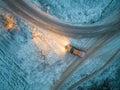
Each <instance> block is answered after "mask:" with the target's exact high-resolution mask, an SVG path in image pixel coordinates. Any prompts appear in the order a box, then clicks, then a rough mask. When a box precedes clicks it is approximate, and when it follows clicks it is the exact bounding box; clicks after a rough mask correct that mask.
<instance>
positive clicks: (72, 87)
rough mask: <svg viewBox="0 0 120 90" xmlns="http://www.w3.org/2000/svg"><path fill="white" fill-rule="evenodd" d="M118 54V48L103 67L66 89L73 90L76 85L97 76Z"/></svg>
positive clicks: (119, 50)
mask: <svg viewBox="0 0 120 90" xmlns="http://www.w3.org/2000/svg"><path fill="white" fill-rule="evenodd" d="M119 52H120V48H119V49H118V50H117V51H116V53H115V54H114V55H113V56H111V57H110V59H109V60H108V61H107V62H106V63H105V64H104V65H103V66H101V67H100V68H99V69H97V70H95V71H94V72H93V73H92V74H90V75H88V76H86V77H84V78H82V79H81V80H79V81H78V82H76V83H74V84H73V85H72V86H70V87H69V88H68V90H73V89H74V88H76V87H77V86H78V85H80V84H81V83H83V82H84V81H86V80H89V79H90V78H91V77H93V76H95V75H96V74H98V73H99V72H100V71H101V70H103V69H104V68H105V67H106V66H107V65H109V64H110V63H111V62H112V61H113V60H114V58H115V57H116V56H117V55H118V53H119Z"/></svg>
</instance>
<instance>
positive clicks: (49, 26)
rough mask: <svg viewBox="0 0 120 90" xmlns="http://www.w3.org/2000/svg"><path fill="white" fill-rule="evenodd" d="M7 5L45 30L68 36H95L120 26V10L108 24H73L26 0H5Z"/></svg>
mask: <svg viewBox="0 0 120 90" xmlns="http://www.w3.org/2000/svg"><path fill="white" fill-rule="evenodd" d="M3 1H4V2H5V3H6V4H7V6H8V7H9V8H10V9H11V10H12V11H14V12H15V13H16V14H17V15H19V16H21V17H22V18H24V19H26V20H28V21H30V22H31V23H33V24H34V25H37V26H38V27H40V28H43V29H44V30H49V31H53V32H56V33H59V34H63V35H67V36H73V37H74V36H95V35H98V34H103V33H107V32H108V31H109V32H110V31H115V30H118V28H120V19H119V18H120V17H119V14H120V13H119V12H118V13H117V14H116V16H115V17H116V18H118V19H115V18H114V19H115V21H114V20H113V22H109V21H106V24H105V23H104V24H102V23H96V24H89V25H71V24H69V23H63V22H60V21H59V22H58V21H57V20H55V19H53V18H50V17H48V16H46V15H45V14H43V13H42V12H37V11H36V10H35V9H34V8H32V7H31V6H30V5H28V4H26V3H25V2H24V0H3Z"/></svg>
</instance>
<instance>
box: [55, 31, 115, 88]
mask: <svg viewBox="0 0 120 90" xmlns="http://www.w3.org/2000/svg"><path fill="white" fill-rule="evenodd" d="M114 35H115V33H112V34H109V35H106V36H105V37H104V39H103V40H100V41H99V38H98V40H96V43H94V44H96V45H93V46H92V48H90V50H88V53H87V55H86V57H85V58H83V59H82V61H80V60H79V58H77V59H76V60H74V62H73V63H71V65H70V66H69V67H68V68H67V69H66V70H65V71H64V72H63V75H62V76H61V79H60V81H58V83H57V84H56V85H55V87H53V88H54V90H59V89H60V88H61V87H62V85H63V84H64V83H65V82H66V80H67V79H68V78H69V77H70V76H71V75H72V74H73V73H74V72H75V71H76V70H77V69H78V68H80V66H82V65H83V64H84V63H85V61H86V60H87V59H88V58H90V57H91V56H92V55H93V54H94V53H95V52H96V51H97V50H98V49H100V48H101V47H102V46H103V45H105V44H106V43H107V42H108V41H110V39H111V38H113V36H114Z"/></svg>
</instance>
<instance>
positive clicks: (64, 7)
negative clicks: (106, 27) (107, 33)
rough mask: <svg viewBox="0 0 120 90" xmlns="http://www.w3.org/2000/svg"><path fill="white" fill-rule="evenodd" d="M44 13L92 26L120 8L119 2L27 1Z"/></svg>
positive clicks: (97, 0) (84, 0)
mask: <svg viewBox="0 0 120 90" xmlns="http://www.w3.org/2000/svg"><path fill="white" fill-rule="evenodd" d="M27 1H28V2H30V3H31V4H33V5H34V6H35V7H38V8H40V9H42V10H43V11H44V12H46V13H48V14H50V15H52V16H55V17H57V18H59V19H60V20H62V21H64V22H68V23H72V24H91V23H95V22H99V21H100V20H102V19H103V18H105V17H108V16H110V15H111V14H113V13H114V12H115V11H117V10H118V8H120V2H119V0H90V1H89V0H27Z"/></svg>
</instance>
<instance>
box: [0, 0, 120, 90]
mask: <svg viewBox="0 0 120 90" xmlns="http://www.w3.org/2000/svg"><path fill="white" fill-rule="evenodd" d="M31 1H32V2H33V1H34V0H31ZM39 1H42V3H45V2H47V0H45V1H43V0H39ZM52 1H53V0H52ZM52 1H51V4H50V5H51V6H50V7H52V5H58V8H56V10H57V9H60V12H56V10H53V11H54V13H52V12H53V11H52V9H50V11H49V12H50V13H51V14H52V15H55V16H57V17H59V18H61V19H65V21H67V22H71V21H72V20H73V18H74V17H73V16H74V15H75V14H78V12H76V10H77V8H78V6H79V5H77V4H79V3H78V2H77V1H76V2H77V3H76V2H73V1H72V0H71V1H69V2H68V6H66V5H64V4H66V3H62V2H63V0H61V1H53V2H52ZM81 1H83V0H81ZM0 2H2V1H0ZM109 2H110V0H107V1H106V2H102V3H101V4H100V5H98V6H97V7H96V5H95V6H93V7H92V6H90V7H91V9H90V10H88V8H89V7H84V9H80V10H81V12H80V16H79V17H78V18H79V20H78V21H77V19H78V18H77V17H76V18H75V20H73V21H72V23H90V22H91V20H93V21H94V22H96V21H97V20H99V17H100V15H101V12H102V11H101V10H102V9H101V8H100V7H101V5H103V7H102V8H105V6H106V5H107V3H109ZM34 3H36V1H35V2H34ZM40 3H41V2H40ZM59 3H60V4H59ZM61 3H62V4H63V5H62V6H61ZM71 3H73V4H75V5H73V6H72V5H71ZM80 3H83V2H80ZM88 3H90V2H88ZM91 3H92V2H91ZM95 3H100V2H99V1H98V0H96V2H95ZM0 4H2V3H0ZM37 4H38V3H37ZM1 6H2V5H1ZM71 6H72V7H74V6H75V8H74V9H76V10H70V9H69V8H70V7H71ZM83 6H84V5H83ZM64 7H67V8H68V9H66V11H68V10H70V11H69V12H64V14H63V16H62V14H61V13H62V10H63V8H64ZM94 7H96V8H97V9H100V10H97V9H94ZM54 9H55V8H54ZM84 10H87V11H86V14H87V13H89V15H87V16H84V14H85V11H84ZM97 11H98V13H97ZM5 13H11V12H9V11H7V10H6V9H4V8H2V7H0V15H1V14H5ZM69 15H71V16H70V17H68V16H69ZM15 17H16V18H17V24H18V27H17V28H16V29H15V30H13V31H11V32H8V31H7V29H6V28H5V27H4V25H3V23H2V22H0V90H52V87H53V86H54V84H55V83H56V82H57V80H59V79H60V76H61V74H62V72H63V71H64V70H65V69H66V68H67V67H68V66H69V64H70V63H72V62H73V61H74V60H75V59H76V58H77V57H76V56H74V55H71V54H69V53H66V52H65V49H64V46H65V45H66V44H68V43H71V44H72V45H73V46H76V47H78V48H85V49H89V48H90V47H91V46H94V44H96V43H95V42H96V39H97V38H96V37H94V38H82V39H81V38H78V39H74V38H70V37H65V36H61V35H58V34H55V33H52V32H47V31H44V30H42V29H40V28H38V27H36V26H34V25H32V24H31V23H29V22H27V21H26V20H24V19H21V18H19V17H18V16H15ZM65 17H66V18H65ZM0 20H2V19H1V18H0ZM119 36H120V35H119V33H118V34H116V36H115V37H114V38H113V39H111V41H110V42H109V43H107V44H106V45H105V46H104V47H103V48H102V49H100V50H98V51H97V52H96V53H95V55H94V56H93V57H91V58H89V60H88V61H87V62H85V63H84V64H83V66H82V67H80V69H79V70H77V71H76V72H75V73H74V75H73V76H72V77H71V78H69V80H68V81H67V82H66V83H65V84H64V85H63V87H62V90H67V89H66V88H68V87H70V85H72V84H74V83H75V82H76V81H78V80H80V79H81V78H83V77H85V76H86V75H89V74H91V73H92V72H93V71H95V70H96V69H98V68H99V67H101V66H102V65H103V64H104V63H105V62H106V61H107V60H108V58H109V57H110V56H112V55H113V54H114V52H116V51H117V50H118V48H119V47H120V43H119V42H120V37H119ZM61 37H62V38H61ZM100 40H101V39H100ZM113 46H114V47H113ZM80 60H81V59H80ZM119 62H120V58H119V55H117V57H116V59H115V60H114V61H113V62H112V63H111V64H110V65H108V66H107V67H106V69H104V70H102V71H101V73H99V74H98V75H95V76H94V77H92V78H91V79H90V80H89V81H85V82H84V83H83V84H81V85H80V86H79V87H78V90H81V88H82V89H83V90H85V89H88V90H92V89H91V88H92V87H94V88H99V87H102V85H103V82H105V81H106V80H107V79H108V81H109V83H110V85H109V87H111V88H113V89H116V90H119V89H120V87H119V86H118V85H119V83H120V82H119V81H115V80H117V79H119V77H118V75H119V74H120V73H119V70H120V66H119ZM106 72H107V73H106ZM111 74H112V75H111ZM99 77H100V78H99ZM107 83H108V82H107ZM113 83H114V85H116V86H113ZM105 84H106V83H105ZM95 85H96V86H95ZM103 90H104V89H103ZM111 90H112V89H111Z"/></svg>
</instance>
